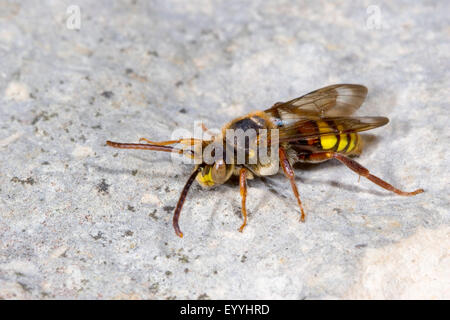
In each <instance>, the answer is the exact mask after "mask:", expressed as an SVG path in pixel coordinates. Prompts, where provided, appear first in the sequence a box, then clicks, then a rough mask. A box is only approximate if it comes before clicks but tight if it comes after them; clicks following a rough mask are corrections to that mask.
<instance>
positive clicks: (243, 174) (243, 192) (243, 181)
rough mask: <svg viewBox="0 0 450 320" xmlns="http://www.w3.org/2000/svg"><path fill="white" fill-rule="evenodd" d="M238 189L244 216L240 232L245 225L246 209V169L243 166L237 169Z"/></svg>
mask: <svg viewBox="0 0 450 320" xmlns="http://www.w3.org/2000/svg"><path fill="white" fill-rule="evenodd" d="M239 189H240V191H241V198H242V209H241V210H242V216H243V217H244V223H242V225H241V227H240V228H239V231H240V232H242V230H244V227H245V226H246V225H247V209H246V207H245V200H246V198H247V170H246V169H245V168H241V170H239Z"/></svg>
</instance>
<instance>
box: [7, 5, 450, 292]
mask: <svg viewBox="0 0 450 320" xmlns="http://www.w3.org/2000/svg"><path fill="white" fill-rule="evenodd" d="M376 2H377V3H376V5H375V6H374V5H373V4H374V3H373V2H372V1H262V0H261V1H249V2H245V3H244V2H243V1H181V0H180V1H170V2H169V1H142V0H133V1H131V0H130V1H106V0H102V1H50V0H49V1H31V0H29V1H13V0H0V93H1V95H0V151H1V152H0V298H3V299H17V298H25V299H40V298H45V299H54V298H63V299H87V298H92V299H111V298H117V299H185V298H190V299H229V298H233V299H238V298H243V299H248V298H253V299H262V298H264V299H304V298H306V299H331V298H338V299H345V298H381V299H391V298H430V299H449V298H450V274H449V272H450V256H449V247H450V240H449V234H450V226H449V224H450V221H449V220H450V219H449V191H448V190H449V174H448V168H449V160H448V159H449V158H450V156H449V151H448V150H449V142H450V137H449V129H448V123H449V122H448V119H449V116H448V110H449V101H450V91H449V88H450V80H449V76H448V71H449V70H450V27H449V25H450V24H449V17H448V13H449V12H450V2H449V1H445V0H442V1H388V0H386V1H376ZM74 6H75V7H74ZM77 8H78V9H79V13H80V15H79V17H78V16H77V13H78V9H77ZM78 18H79V19H78ZM77 19H78V20H77ZM78 22H79V25H78ZM78 27H79V28H78ZM334 83H360V84H364V85H365V86H367V87H368V88H369V95H368V98H367V100H366V102H365V103H364V105H363V106H362V108H361V110H359V111H358V115H374V116H378V115H379V116H387V117H389V118H390V123H389V124H388V125H387V126H384V127H382V128H379V129H376V130H373V131H371V132H369V133H367V134H366V135H365V144H366V149H365V151H364V152H363V154H362V156H361V157H360V158H359V160H358V161H359V162H360V163H361V164H363V165H364V166H366V167H367V168H369V169H370V170H371V171H372V172H373V173H374V174H376V175H378V176H380V177H382V178H385V179H386V180H388V181H389V182H391V183H392V184H394V185H396V186H398V187H400V188H402V189H405V190H408V191H411V190H414V189H416V188H419V187H421V188H424V189H425V193H424V194H421V195H418V196H415V197H409V198H404V197H399V196H396V195H394V194H390V193H389V192H387V191H385V190H383V189H381V188H379V187H377V186H376V185H374V184H372V183H370V182H369V181H367V180H366V179H363V178H362V179H361V181H360V182H359V183H358V177H357V176H356V175H355V174H354V173H353V172H352V171H350V170H348V169H347V168H345V167H344V166H342V165H341V164H339V163H335V162H330V163H326V164H321V165H309V166H297V169H298V170H297V179H296V181H297V184H298V186H299V190H300V193H301V197H302V199H303V203H304V206H305V210H306V211H307V214H308V216H307V221H306V223H303V224H302V223H299V222H298V208H297V205H296V203H295V201H294V199H293V196H292V193H291V190H290V186H289V183H288V181H286V179H285V178H284V177H283V175H282V174H279V175H277V176H274V177H271V178H267V179H265V180H253V181H250V182H249V190H248V201H247V206H248V210H249V213H250V216H249V221H248V227H247V228H246V229H245V231H244V232H243V233H239V232H238V231H237V229H238V227H239V226H240V224H241V222H242V219H241V216H240V201H241V200H240V195H239V188H238V184H237V182H236V181H232V182H230V183H228V184H226V185H223V186H221V187H218V188H214V189H211V190H202V189H201V188H200V187H199V186H198V185H196V186H194V188H193V189H192V190H191V192H190V193H189V196H188V200H187V202H186V204H185V208H184V210H183V212H182V215H181V219H180V225H181V228H182V230H183V232H184V234H185V237H184V238H183V239H180V238H178V237H176V235H175V233H174V231H173V228H172V224H171V223H172V212H173V209H174V206H175V205H176V202H177V199H178V196H179V193H180V191H181V189H182V187H183V184H184V182H185V181H186V179H187V177H188V175H189V173H190V172H191V170H192V166H190V165H187V164H184V163H181V162H180V161H178V162H177V161H174V160H172V159H171V157H170V155H168V154H165V153H156V152H144V151H139V150H129V151H126V150H118V149H112V148H109V147H107V146H106V145H105V141H106V140H108V139H111V140H115V141H124V142H137V141H138V139H139V138H140V137H146V138H149V139H153V140H165V139H169V138H171V136H172V134H173V133H174V132H175V131H176V130H179V129H181V128H185V129H187V130H190V131H193V130H194V122H195V121H196V120H203V121H204V123H205V124H206V125H207V126H208V127H210V128H220V127H221V125H223V124H224V123H226V122H227V121H229V120H231V119H232V118H234V117H237V116H240V115H243V114H245V113H247V112H250V111H253V110H258V109H265V108H267V107H269V106H271V105H272V104H273V103H274V102H277V101H285V100H288V99H291V98H294V97H297V96H300V95H302V94H304V93H307V92H309V91H312V90H314V89H317V88H320V87H323V86H325V85H329V84H334Z"/></svg>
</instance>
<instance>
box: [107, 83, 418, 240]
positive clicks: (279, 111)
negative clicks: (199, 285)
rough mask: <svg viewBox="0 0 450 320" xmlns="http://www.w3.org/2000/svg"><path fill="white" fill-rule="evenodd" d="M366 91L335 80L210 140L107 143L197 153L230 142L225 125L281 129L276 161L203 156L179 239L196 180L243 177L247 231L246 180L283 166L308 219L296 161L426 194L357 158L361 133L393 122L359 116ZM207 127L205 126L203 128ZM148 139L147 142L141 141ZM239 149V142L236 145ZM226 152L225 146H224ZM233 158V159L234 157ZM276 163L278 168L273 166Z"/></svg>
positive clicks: (207, 183)
mask: <svg viewBox="0 0 450 320" xmlns="http://www.w3.org/2000/svg"><path fill="white" fill-rule="evenodd" d="M366 95H367V88H366V87H364V86H362V85H356V84H336V85H331V86H327V87H324V88H321V89H318V90H315V91H313V92H310V93H308V94H306V95H303V96H301V97H300V98H296V99H293V100H290V101H287V102H277V103H275V104H274V105H273V106H272V107H271V108H269V109H267V110H264V111H256V112H252V113H249V114H248V115H245V116H243V117H239V118H237V119H234V120H232V121H231V122H229V123H228V124H226V125H225V126H224V127H223V128H222V133H221V134H218V135H216V136H214V137H213V138H212V139H210V140H202V139H194V138H188V139H179V140H169V141H161V142H155V141H150V140H148V139H145V138H141V139H140V141H139V142H140V143H119V142H112V141H107V142H106V143H107V145H108V146H111V147H114V148H121V149H142V150H154V151H164V152H175V153H179V154H185V155H188V156H190V157H193V154H194V151H193V149H196V148H198V147H203V148H205V147H207V146H208V145H210V144H211V143H213V142H214V143H219V144H223V145H224V146H225V145H226V146H229V141H226V138H225V131H226V130H227V129H235V130H236V129H242V130H244V131H245V130H248V129H254V130H260V129H266V130H269V131H272V130H277V133H278V141H277V142H278V145H277V146H278V148H277V155H278V157H277V161H276V163H274V162H273V161H272V162H269V163H268V164H267V163H264V164H263V163H261V162H259V161H257V162H256V163H253V164H249V163H245V162H244V163H236V161H230V159H227V157H225V154H223V157H221V158H219V159H216V161H215V162H214V163H206V162H205V161H203V160H201V161H200V163H199V164H197V165H196V167H195V170H194V171H193V172H192V174H191V175H190V176H189V179H188V180H187V182H186V184H185V185H184V188H183V190H182V191H181V195H180V198H179V200H178V203H177V206H176V208H175V212H174V215H173V227H174V229H175V233H176V234H177V235H178V236H179V237H183V233H182V232H181V230H180V227H179V224H178V220H179V216H180V212H181V208H182V207H183V204H184V201H185V199H186V196H187V194H188V191H189V188H190V187H191V185H192V183H193V182H194V180H197V182H199V183H200V184H201V185H202V186H205V187H211V186H214V185H220V184H223V183H225V182H226V181H227V180H229V179H230V177H231V176H233V175H237V176H239V187H240V194H241V198H242V208H241V209H242V216H243V223H242V225H241V226H240V228H239V231H241V232H242V231H243V229H244V227H245V226H246V224H247V210H246V206H245V204H246V197H247V179H251V178H253V177H254V176H260V177H261V176H265V175H272V174H274V173H276V172H278V170H279V166H281V168H282V171H283V172H284V175H285V176H286V178H287V179H288V180H289V182H290V185H291V188H292V191H293V193H294V196H295V198H296V200H297V203H298V206H299V209H300V221H302V222H304V221H305V216H306V215H305V211H304V209H303V205H302V202H301V200H300V195H299V192H298V189H297V185H296V183H295V174H294V169H293V165H294V163H297V162H303V163H304V162H306V163H320V162H324V161H328V160H331V159H336V160H338V161H339V162H341V163H342V164H344V165H345V166H347V167H348V168H349V169H350V170H352V171H354V172H355V173H356V174H358V175H359V176H363V177H365V178H367V179H368V180H370V181H372V182H373V183H375V184H377V185H378V186H380V187H382V188H384V189H386V190H388V191H392V192H394V193H396V194H398V195H401V196H413V195H416V194H419V193H422V192H423V191H424V190H423V189H417V190H415V191H412V192H405V191H402V190H399V189H397V188H395V187H394V186H392V185H391V184H389V183H387V182H386V181H384V180H382V179H380V178H378V177H377V176H375V175H373V174H371V173H370V172H369V170H368V169H366V168H365V167H363V166H362V165H360V164H359V163H358V162H356V161H355V160H354V159H353V157H355V156H359V155H360V154H361V151H362V140H361V137H360V136H359V134H358V132H361V131H366V130H370V129H373V128H377V127H380V126H383V125H385V124H387V123H388V122H389V120H388V118H385V117H355V116H352V114H353V113H354V112H355V111H356V110H357V109H358V108H359V107H360V106H361V104H362V103H363V101H364V99H365V98H366ZM204 130H207V129H206V128H204ZM142 142H145V143H142ZM258 143H259V136H257V137H256V150H255V149H251V148H248V145H246V146H247V149H246V150H245V155H246V159H247V160H248V158H249V157H251V156H252V154H254V153H255V152H257V151H258V150H257V149H258V146H259V144H258ZM173 144H183V145H185V146H187V148H191V149H189V150H190V151H191V152H190V153H186V152H185V151H186V150H185V149H186V148H182V149H179V148H175V147H173V146H170V145H173ZM232 147H233V148H236V147H237V146H236V145H232ZM223 150H227V148H224V149H223ZM232 160H233V159H232ZM274 166H276V170H275V172H274V170H268V168H269V169H270V168H271V169H273V167H274Z"/></svg>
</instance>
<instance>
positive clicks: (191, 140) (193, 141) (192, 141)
mask: <svg viewBox="0 0 450 320" xmlns="http://www.w3.org/2000/svg"><path fill="white" fill-rule="evenodd" d="M142 141H145V142H147V143H149V144H153V145H155V146H167V145H169V144H175V143H181V144H184V145H188V146H193V145H195V144H197V143H202V141H203V140H201V139H194V138H188V139H178V140H167V141H160V142H157V141H151V140H148V139H146V138H140V139H139V142H142Z"/></svg>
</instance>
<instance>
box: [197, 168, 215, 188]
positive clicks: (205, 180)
mask: <svg viewBox="0 0 450 320" xmlns="http://www.w3.org/2000/svg"><path fill="white" fill-rule="evenodd" d="M203 170H205V169H203ZM211 172H212V170H211V169H209V170H208V173H207V174H205V175H203V172H201V173H200V174H198V175H197V178H196V179H197V181H198V183H200V184H201V185H202V186H205V187H212V186H213V185H214V184H215V183H214V180H213V179H212V176H211Z"/></svg>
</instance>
